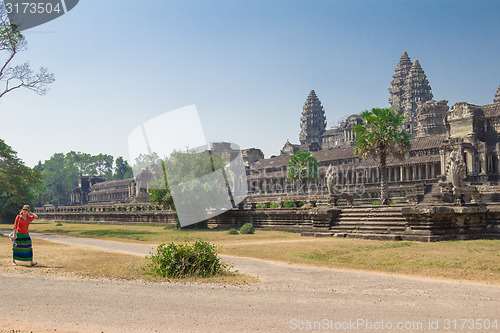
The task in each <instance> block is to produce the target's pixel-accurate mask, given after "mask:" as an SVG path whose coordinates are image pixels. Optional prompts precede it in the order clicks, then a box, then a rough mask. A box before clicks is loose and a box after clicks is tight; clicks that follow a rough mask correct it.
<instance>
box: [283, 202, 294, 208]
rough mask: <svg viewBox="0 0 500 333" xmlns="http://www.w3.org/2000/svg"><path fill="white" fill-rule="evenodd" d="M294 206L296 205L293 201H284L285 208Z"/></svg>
mask: <svg viewBox="0 0 500 333" xmlns="http://www.w3.org/2000/svg"><path fill="white" fill-rule="evenodd" d="M294 206H295V204H294V203H293V201H285V202H283V208H292V207H294Z"/></svg>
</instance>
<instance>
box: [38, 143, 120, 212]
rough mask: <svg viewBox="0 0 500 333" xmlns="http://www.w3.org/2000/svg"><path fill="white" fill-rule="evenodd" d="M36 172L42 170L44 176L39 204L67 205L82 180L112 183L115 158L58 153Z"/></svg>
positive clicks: (39, 192) (100, 155) (71, 152)
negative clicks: (79, 178)
mask: <svg viewBox="0 0 500 333" xmlns="http://www.w3.org/2000/svg"><path fill="white" fill-rule="evenodd" d="M36 168H37V169H39V170H42V171H41V172H42V175H43V187H40V188H37V189H36V191H35V193H36V197H37V203H39V204H42V203H48V202H50V203H52V204H54V205H57V206H59V205H66V204H68V203H69V202H70V200H71V191H72V190H73V189H74V188H75V187H76V186H78V177H79V176H102V177H104V178H105V179H106V180H111V179H112V174H113V156H111V155H106V154H99V155H90V154H87V153H81V152H74V151H70V152H69V153H67V154H63V153H56V154H54V155H52V157H51V158H50V159H48V160H47V161H45V162H44V163H43V164H41V163H39V165H37V166H36Z"/></svg>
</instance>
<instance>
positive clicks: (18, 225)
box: [14, 214, 36, 235]
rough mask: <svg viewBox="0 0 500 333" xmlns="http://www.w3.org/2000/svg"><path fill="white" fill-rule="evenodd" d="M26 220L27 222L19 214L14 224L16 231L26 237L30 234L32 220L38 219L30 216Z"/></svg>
mask: <svg viewBox="0 0 500 333" xmlns="http://www.w3.org/2000/svg"><path fill="white" fill-rule="evenodd" d="M26 218H27V219H28V220H27V221H26V220H25V219H24V218H23V216H22V215H21V214H19V215H17V216H16V222H14V229H17V232H19V233H21V234H25V235H27V234H28V231H29V230H28V229H29V227H30V222H31V220H34V219H36V217H34V216H30V215H28V216H26Z"/></svg>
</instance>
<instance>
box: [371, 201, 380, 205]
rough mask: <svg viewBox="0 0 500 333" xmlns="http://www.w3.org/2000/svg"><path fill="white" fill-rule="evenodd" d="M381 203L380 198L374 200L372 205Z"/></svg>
mask: <svg viewBox="0 0 500 333" xmlns="http://www.w3.org/2000/svg"><path fill="white" fill-rule="evenodd" d="M376 205H380V200H373V201H372V206H376Z"/></svg>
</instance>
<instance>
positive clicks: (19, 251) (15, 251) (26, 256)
mask: <svg viewBox="0 0 500 333" xmlns="http://www.w3.org/2000/svg"><path fill="white" fill-rule="evenodd" d="M12 257H13V259H14V260H21V261H32V260H33V247H32V245H31V237H30V234H29V233H28V234H27V235H25V234H21V233H18V234H17V238H16V240H15V241H14V244H13V245H12Z"/></svg>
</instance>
